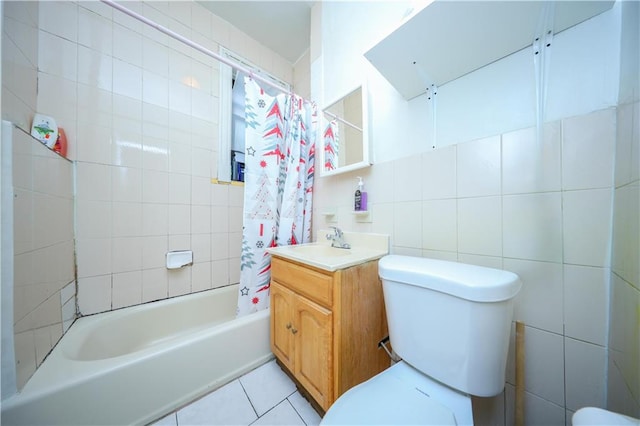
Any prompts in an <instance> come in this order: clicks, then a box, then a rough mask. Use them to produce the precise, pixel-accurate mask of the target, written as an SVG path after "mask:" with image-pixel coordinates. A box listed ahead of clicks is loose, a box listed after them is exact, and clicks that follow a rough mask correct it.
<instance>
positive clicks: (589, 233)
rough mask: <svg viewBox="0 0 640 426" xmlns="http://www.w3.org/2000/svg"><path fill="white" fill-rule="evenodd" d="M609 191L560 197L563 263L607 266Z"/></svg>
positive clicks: (609, 227)
mask: <svg viewBox="0 0 640 426" xmlns="http://www.w3.org/2000/svg"><path fill="white" fill-rule="evenodd" d="M612 197H613V191H612V189H592V190H585V191H565V192H564V193H563V194H562V209H563V211H562V219H563V223H562V225H563V226H562V229H563V233H564V235H563V237H564V238H563V241H564V261H565V262H566V263H573V264H578V265H590V266H604V267H608V266H609V263H610V258H611V249H610V247H611V215H612V208H611V207H612Z"/></svg>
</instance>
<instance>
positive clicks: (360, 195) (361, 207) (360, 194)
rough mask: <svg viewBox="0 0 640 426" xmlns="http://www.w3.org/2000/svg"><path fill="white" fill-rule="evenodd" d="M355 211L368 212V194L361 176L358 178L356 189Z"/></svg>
mask: <svg viewBox="0 0 640 426" xmlns="http://www.w3.org/2000/svg"><path fill="white" fill-rule="evenodd" d="M354 210H355V211H357V212H366V211H367V193H366V192H365V190H364V182H363V181H362V178H361V177H360V176H358V189H356V193H355V202H354Z"/></svg>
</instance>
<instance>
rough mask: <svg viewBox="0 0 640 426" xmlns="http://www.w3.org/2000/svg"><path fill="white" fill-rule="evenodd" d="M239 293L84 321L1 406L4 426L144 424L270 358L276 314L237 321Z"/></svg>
mask: <svg viewBox="0 0 640 426" xmlns="http://www.w3.org/2000/svg"><path fill="white" fill-rule="evenodd" d="M237 294H238V286H237V285H232V286H228V287H223V288H219V289H215V290H210V291H205V292H201V293H196V294H191V295H187V296H181V297H176V298H173V299H168V300H164V301H160V302H154V303H148V304H145V305H139V306H134V307H131V308H126V309H121V310H117V311H113V312H107V313H103V314H97V315H92V316H88V317H83V318H80V319H78V320H77V321H76V322H75V323H74V324H73V326H72V327H71V328H70V329H69V331H68V332H67V333H66V334H65V335H64V336H63V338H62V340H60V342H59V343H58V345H57V346H56V347H55V348H54V350H53V351H52V352H51V354H49V356H48V357H47V359H46V360H45V362H44V363H43V364H42V365H41V366H40V368H38V370H37V371H36V372H35V374H34V375H33V377H31V379H30V380H29V381H28V382H27V384H26V385H25V387H24V389H23V390H22V392H20V393H19V394H17V395H14V396H12V397H10V398H8V399H7V400H5V401H2V422H1V423H2V424H3V425H12V424H19V425H37V424H46V425H53V424H60V425H61V424H64V425H72V424H82V425H94V424H109V425H124V424H146V423H149V422H151V421H153V420H155V419H157V418H159V417H162V416H163V415H165V414H167V413H169V412H171V411H173V410H175V409H177V408H179V407H180V406H182V405H185V404H186V403H188V402H190V401H192V400H194V399H196V398H198V397H199V396H201V395H203V394H205V393H207V392H209V391H211V390H213V389H215V388H217V387H220V386H222V385H224V384H225V383H227V382H230V381H231V380H233V379H235V378H237V377H239V376H241V375H242V374H244V373H245V372H247V371H250V370H251V369H253V368H255V367H257V366H259V365H261V364H263V363H265V362H267V361H268V360H270V359H272V358H273V355H272V353H271V351H270V349H269V311H268V310H265V311H261V312H258V313H255V314H251V315H248V316H245V317H241V318H235V312H236V304H237V303H236V301H237Z"/></svg>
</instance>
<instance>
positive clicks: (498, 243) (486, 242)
mask: <svg viewBox="0 0 640 426" xmlns="http://www.w3.org/2000/svg"><path fill="white" fill-rule="evenodd" d="M501 236H502V200H501V198H500V197H478V198H460V199H458V251H459V252H460V253H470V254H482V255H487V256H502V238H501Z"/></svg>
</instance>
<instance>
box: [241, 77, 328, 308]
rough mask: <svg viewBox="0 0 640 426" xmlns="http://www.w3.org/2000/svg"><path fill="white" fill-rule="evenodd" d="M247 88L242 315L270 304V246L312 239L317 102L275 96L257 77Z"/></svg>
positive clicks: (246, 85)
mask: <svg viewBox="0 0 640 426" xmlns="http://www.w3.org/2000/svg"><path fill="white" fill-rule="evenodd" d="M244 84H245V92H246V105H245V114H246V137H245V143H246V148H245V186H244V211H243V215H244V218H243V235H242V253H241V257H240V288H239V295H238V309H237V315H238V316H241V315H245V314H248V313H251V312H256V311H259V310H261V309H265V308H267V307H268V306H269V281H270V278H271V256H270V255H269V254H268V253H267V252H266V249H267V248H269V247H276V246H282V245H293V244H300V243H306V242H309V241H310V239H311V207H312V205H311V202H312V194H313V174H314V157H315V132H316V122H317V113H316V106H315V104H312V103H310V102H308V101H305V100H304V99H302V98H301V97H299V96H297V95H292V94H280V95H277V96H270V95H268V94H267V93H265V92H264V90H263V89H262V88H261V87H260V86H259V85H258V84H257V83H256V82H255V81H254V80H253V79H252V78H251V77H245V78H244Z"/></svg>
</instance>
